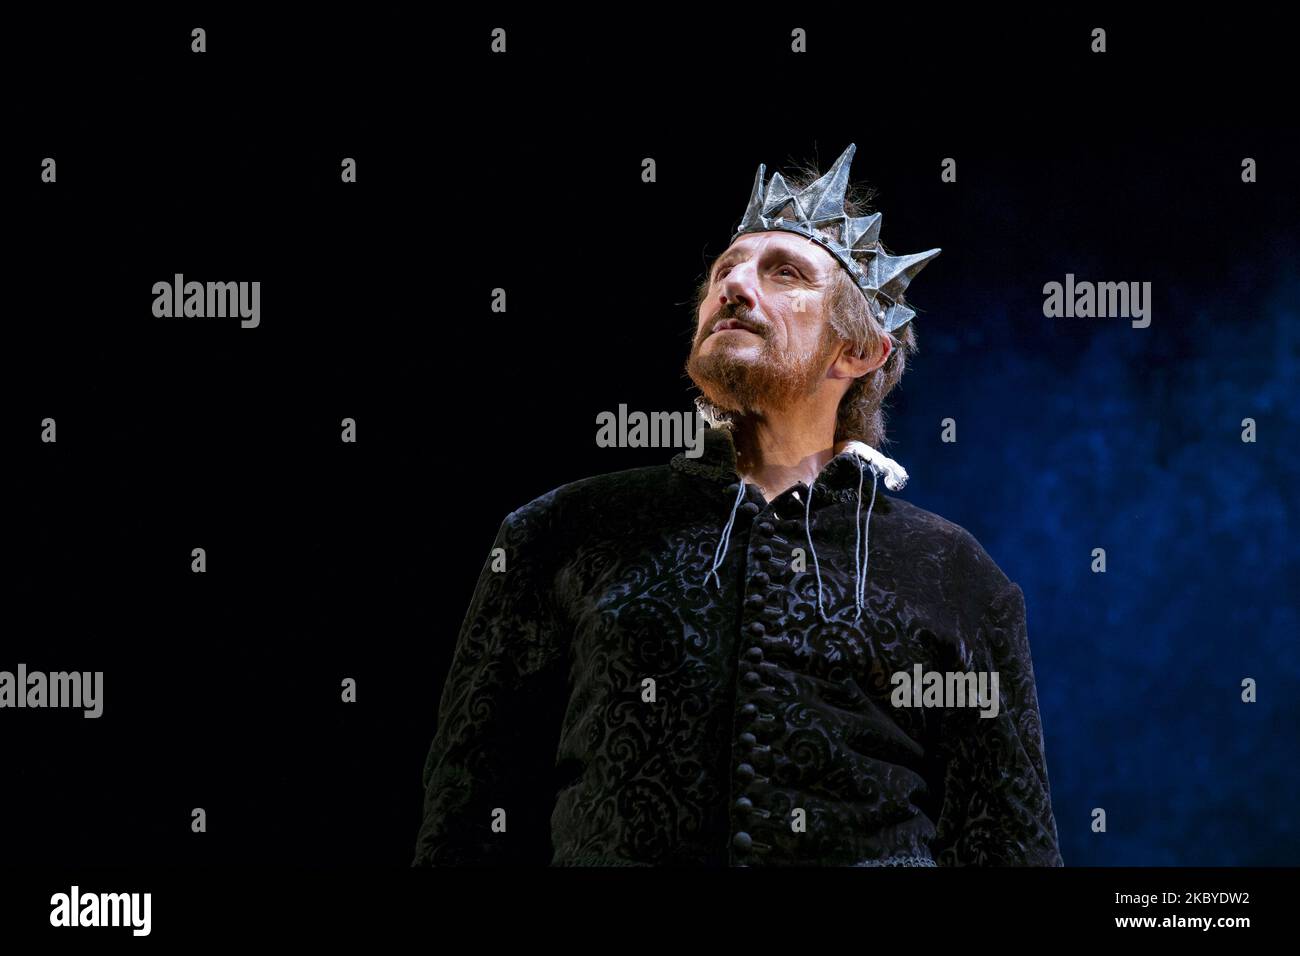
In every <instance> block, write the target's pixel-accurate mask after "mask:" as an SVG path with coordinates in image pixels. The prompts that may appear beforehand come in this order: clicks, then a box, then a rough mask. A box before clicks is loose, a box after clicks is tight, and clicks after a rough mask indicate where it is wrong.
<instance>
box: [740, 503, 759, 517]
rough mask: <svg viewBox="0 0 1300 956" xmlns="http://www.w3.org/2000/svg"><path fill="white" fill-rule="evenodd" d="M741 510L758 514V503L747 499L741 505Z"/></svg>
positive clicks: (750, 513) (748, 513)
mask: <svg viewBox="0 0 1300 956" xmlns="http://www.w3.org/2000/svg"><path fill="white" fill-rule="evenodd" d="M740 510H741V511H743V512H745V514H747V515H756V514H758V505H756V504H754V502H752V501H746V502H745V503H744V504H743V505H741V506H740Z"/></svg>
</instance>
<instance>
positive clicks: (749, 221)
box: [737, 163, 767, 234]
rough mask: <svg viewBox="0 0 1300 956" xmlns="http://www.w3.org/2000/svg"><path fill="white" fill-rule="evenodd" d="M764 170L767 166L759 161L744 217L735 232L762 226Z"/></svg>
mask: <svg viewBox="0 0 1300 956" xmlns="http://www.w3.org/2000/svg"><path fill="white" fill-rule="evenodd" d="M766 172H767V166H766V165H765V164H764V163H759V164H758V175H757V176H755V177H754V189H753V191H752V192H750V194H749V204H748V205H747V206H745V218H744V219H742V220H740V226H739V228H738V229H737V234H739V233H742V232H749V231H751V230H752V229H755V228H762V226H763V222H762V219H763V176H764V174H765V173H766Z"/></svg>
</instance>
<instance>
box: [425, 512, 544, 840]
mask: <svg viewBox="0 0 1300 956" xmlns="http://www.w3.org/2000/svg"><path fill="white" fill-rule="evenodd" d="M535 520H536V515H535V511H534V510H533V509H531V508H525V509H520V511H517V512H514V513H513V514H511V515H510V516H509V517H507V518H506V520H505V521H504V522H503V524H502V525H501V530H500V532H499V533H498V534H497V537H496V541H495V542H494V544H493V551H492V553H491V554H489V556H488V560H487V562H486V563H485V564H484V567H483V571H482V573H481V574H480V575H479V579H478V584H477V586H476V588H475V590H474V596H473V598H472V600H471V602H470V606H469V611H468V613H467V614H466V616H465V620H464V623H463V624H462V626H461V629H460V634H459V637H458V638H457V641H456V649H455V653H454V655H453V658H452V663H451V669H450V672H449V673H448V675H447V680H446V683H445V684H444V686H443V691H442V699H441V703H440V705H439V708H438V726H437V731H436V733H435V735H434V738H433V743H432V745H431V746H430V748H429V754H428V758H427V760H426V761H425V765H424V773H423V784H424V811H423V822H422V824H421V827H420V831H419V835H418V837H417V839H416V851H415V858H414V860H413V861H412V865H413V866H444V865H491V864H534V865H539V866H545V865H547V864H549V863H550V861H551V849H550V815H551V811H552V809H553V805H554V801H555V789H554V786H553V781H554V771H555V757H556V749H557V746H558V741H559V732H560V727H559V724H560V721H561V720H562V718H563V707H564V700H563V689H564V684H565V680H566V677H565V674H564V671H563V667H562V656H563V655H562V653H561V645H560V641H559V640H558V635H559V628H558V627H557V624H556V615H555V614H554V613H553V600H554V591H553V588H552V587H551V586H550V582H548V581H547V579H546V578H547V575H546V573H545V571H544V567H545V561H544V560H543V557H542V555H543V554H544V553H545V552H546V551H547V544H548V542H546V541H545V540H539V537H544V536H539V534H538V533H537V528H536V526H535ZM497 549H501V550H499V551H498V550H497ZM501 560H504V562H505V568H504V570H500V569H499V568H500V562H501ZM494 563H495V564H496V568H497V569H494ZM502 812H504V819H502ZM502 822H504V829H502Z"/></svg>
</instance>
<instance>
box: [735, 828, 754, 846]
mask: <svg viewBox="0 0 1300 956" xmlns="http://www.w3.org/2000/svg"><path fill="white" fill-rule="evenodd" d="M731 843H732V845H733V846H734V847H735V848H736V849H737V850H748V849H750V848H751V847H752V846H753V845H754V841H753V840H752V839H750V836H749V834H748V833H746V832H745V831H744V830H741V831H740V832H739V833H737V834H736V835H735V836H734V837H732V838H731Z"/></svg>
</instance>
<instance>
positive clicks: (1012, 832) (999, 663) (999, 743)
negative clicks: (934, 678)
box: [931, 581, 1063, 866]
mask: <svg viewBox="0 0 1300 956" xmlns="http://www.w3.org/2000/svg"><path fill="white" fill-rule="evenodd" d="M969 664H970V667H969V669H970V670H973V671H976V672H979V671H988V672H997V674H998V709H997V715H996V716H993V717H984V716H981V712H980V711H981V708H978V707H963V708H954V709H953V710H952V711H950V712H949V713H948V714H947V715H946V716H945V720H944V722H943V725H942V727H943V729H942V734H943V737H942V740H941V741H940V745H939V747H940V751H941V753H942V755H943V757H944V758H945V760H944V765H945V770H944V799H943V809H942V812H941V814H940V818H939V824H938V827H937V831H938V832H937V835H936V837H935V840H934V843H933V845H932V847H931V849H932V851H933V852H934V858H935V861H936V862H937V863H938V864H939V865H940V866H972V865H974V866H1062V865H1063V861H1062V859H1061V854H1060V850H1059V847H1058V841H1057V832H1056V819H1055V817H1054V816H1053V814H1052V798H1051V788H1050V786H1049V784H1048V778H1047V763H1046V760H1045V757H1044V752H1043V730H1042V724H1041V721H1040V719H1039V713H1038V692H1037V689H1036V687H1035V683H1034V669H1033V663H1032V661H1031V660H1030V655H1029V638H1028V633H1027V628H1026V620H1025V596H1024V593H1023V592H1022V591H1021V590H1020V587H1019V585H1017V584H1015V583H1013V582H1010V581H1008V582H1006V584H1005V585H1004V586H1003V587H1002V588H1001V589H1000V590H999V591H998V593H997V594H996V595H995V596H994V598H993V600H992V602H991V603H990V605H989V607H988V609H987V611H986V612H985V613H984V615H983V617H982V618H981V620H980V624H979V628H978V631H977V634H976V638H975V641H974V645H973V647H972V648H971V650H970V660H969Z"/></svg>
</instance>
